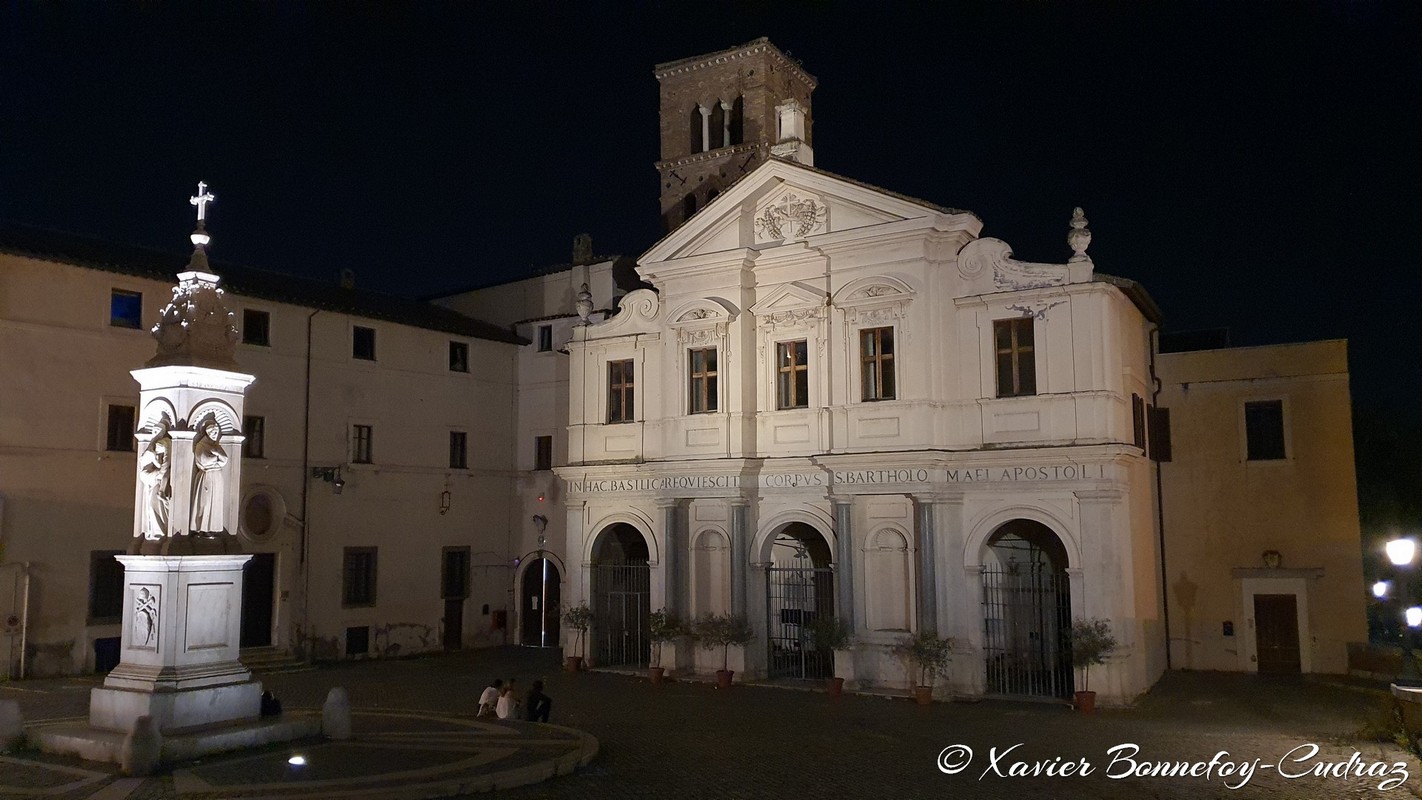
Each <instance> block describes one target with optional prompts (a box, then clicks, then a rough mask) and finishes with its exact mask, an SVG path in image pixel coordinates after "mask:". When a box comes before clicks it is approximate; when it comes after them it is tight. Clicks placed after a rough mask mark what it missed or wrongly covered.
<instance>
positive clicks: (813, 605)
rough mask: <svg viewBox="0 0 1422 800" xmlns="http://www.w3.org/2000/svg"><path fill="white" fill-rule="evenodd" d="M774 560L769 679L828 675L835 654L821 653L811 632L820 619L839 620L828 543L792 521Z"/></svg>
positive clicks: (775, 546)
mask: <svg viewBox="0 0 1422 800" xmlns="http://www.w3.org/2000/svg"><path fill="white" fill-rule="evenodd" d="M770 562H771V566H770V567H768V568H767V569H766V572H765V575H766V604H765V607H766V612H767V619H766V627H765V629H766V639H767V643H768V644H769V647H770V668H769V676H770V677H771V678H772V679H775V678H797V679H804V678H827V677H829V676H830V675H832V674H833V673H834V652H833V651H829V650H817V649H816V648H815V645H814V637H813V636H811V633H810V632H811V630H812V627H813V625H814V623H815V620H816V619H818V618H821V617H832V616H834V569H833V568H832V567H831V566H830V547H829V543H828V542H826V541H825V538H824V537H823V536H821V535H820V532H819V531H817V530H815V529H814V528H812V527H811V526H809V525H806V524H804V523H802V522H792V523H790V524H789V525H786V526H785V528H784V529H783V530H782V531H780V533H779V534H777V535H776V537H775V541H774V542H773V543H772V544H771V548H770Z"/></svg>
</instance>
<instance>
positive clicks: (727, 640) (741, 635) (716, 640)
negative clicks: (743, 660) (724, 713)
mask: <svg viewBox="0 0 1422 800" xmlns="http://www.w3.org/2000/svg"><path fill="white" fill-rule="evenodd" d="M691 629H692V636H695V637H696V641H697V642H699V643H700V644H701V647H702V648H704V649H706V650H714V649H716V648H717V647H719V648H721V669H720V670H719V671H717V673H716V685H717V686H718V687H720V688H722V689H729V688H731V677H732V676H733V675H735V673H734V672H733V671H732V670H731V669H730V668H729V666H728V663H729V660H730V652H731V645H733V644H734V645H744V644H746V643H748V642H750V641H751V640H752V639H754V638H755V630H754V629H752V628H751V625H750V621H749V620H747V619H746V618H745V616H744V615H739V614H737V615H734V616H733V615H731V614H703V615H702V616H700V617H697V618H696V621H695V622H694V623H692V626H691Z"/></svg>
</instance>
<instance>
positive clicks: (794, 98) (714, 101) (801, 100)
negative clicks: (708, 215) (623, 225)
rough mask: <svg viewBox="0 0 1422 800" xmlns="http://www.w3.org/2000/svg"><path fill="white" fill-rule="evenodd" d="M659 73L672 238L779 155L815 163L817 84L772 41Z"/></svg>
mask: <svg viewBox="0 0 1422 800" xmlns="http://www.w3.org/2000/svg"><path fill="white" fill-rule="evenodd" d="M655 74H656V76H657V82H658V83H660V84H661V123H662V124H661V128H662V129H661V141H662V156H661V159H660V160H659V161H657V172H658V174H659V177H660V179H661V195H662V200H661V212H662V222H663V223H664V224H665V226H666V229H667V230H668V231H671V230H673V229H675V228H676V227H677V226H679V225H681V223H683V222H685V221H686V220H687V219H688V218H689V217H691V215H692V214H695V213H696V211H697V210H698V209H700V208H701V207H702V206H705V205H706V204H707V203H709V202H710V201H711V200H712V199H714V198H715V197H716V196H717V195H718V194H720V193H721V191H722V190H723V189H725V187H727V186H729V185H731V184H732V183H734V182H735V181H736V180H737V179H738V178H740V177H741V176H742V175H745V174H746V173H747V172H750V171H751V170H753V169H755V168H756V167H757V166H759V165H760V164H761V163H762V162H764V161H765V160H766V159H767V158H769V157H770V156H771V155H776V156H780V157H784V158H791V159H794V160H796V161H799V162H801V163H804V164H811V165H812V164H814V153H813V151H812V150H811V149H810V144H811V131H812V117H811V115H810V94H811V93H812V92H814V90H815V85H816V81H815V77H814V76H813V75H811V74H810V73H808V72H806V71H805V70H803V69H801V68H800V65H799V63H797V62H796V61H794V60H793V59H791V58H790V57H789V56H787V55H785V53H784V52H782V51H781V50H780V48H778V47H776V46H775V45H773V44H771V43H770V40H769V39H766V38H760V39H756V40H755V41H753V42H750V43H749V44H744V45H741V46H740V47H733V48H731V49H729V50H722V51H719V52H716V53H709V54H707V55H701V56H695V57H692V58H684V59H681V60H679V61H671V62H668V63H666V64H658V65H657V66H656V69H655ZM790 104H793V105H790ZM782 107H784V108H782Z"/></svg>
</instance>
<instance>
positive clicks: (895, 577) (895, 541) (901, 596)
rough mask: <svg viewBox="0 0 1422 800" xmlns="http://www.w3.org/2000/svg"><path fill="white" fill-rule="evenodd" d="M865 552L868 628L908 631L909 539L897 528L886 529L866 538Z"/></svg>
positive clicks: (910, 587) (910, 592)
mask: <svg viewBox="0 0 1422 800" xmlns="http://www.w3.org/2000/svg"><path fill="white" fill-rule="evenodd" d="M866 555H868V558H866V559H865V563H864V570H865V576H864V577H865V579H866V583H867V587H866V588H867V590H868V591H867V592H866V595H867V597H866V599H867V600H868V601H869V602H868V612H869V620H868V622H869V629H870V630H875V631H906V630H909V624H910V608H909V607H910V604H911V603H912V602H913V593H912V589H913V585H912V582H911V581H912V564H910V563H909V562H910V559H909V548H908V539H907V538H905V537H904V535H903V534H902V533H900V532H899V531H896V530H894V529H892V528H885V529H884V530H881V531H878V532H877V533H875V534H873V535H872V536H871V537H869V552H868V553H867V554H866Z"/></svg>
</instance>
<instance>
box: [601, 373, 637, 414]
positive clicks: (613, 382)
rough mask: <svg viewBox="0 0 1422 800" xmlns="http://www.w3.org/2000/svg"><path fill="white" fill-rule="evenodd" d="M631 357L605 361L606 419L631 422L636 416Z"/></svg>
mask: <svg viewBox="0 0 1422 800" xmlns="http://www.w3.org/2000/svg"><path fill="white" fill-rule="evenodd" d="M635 383H636V382H635V380H634V379H633V365H632V359H630V358H627V359H623V360H621V361H609V362H607V421H608V422H631V421H632V420H633V419H635V418H636V411H635V400H636V397H635V391H636V386H635Z"/></svg>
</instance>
